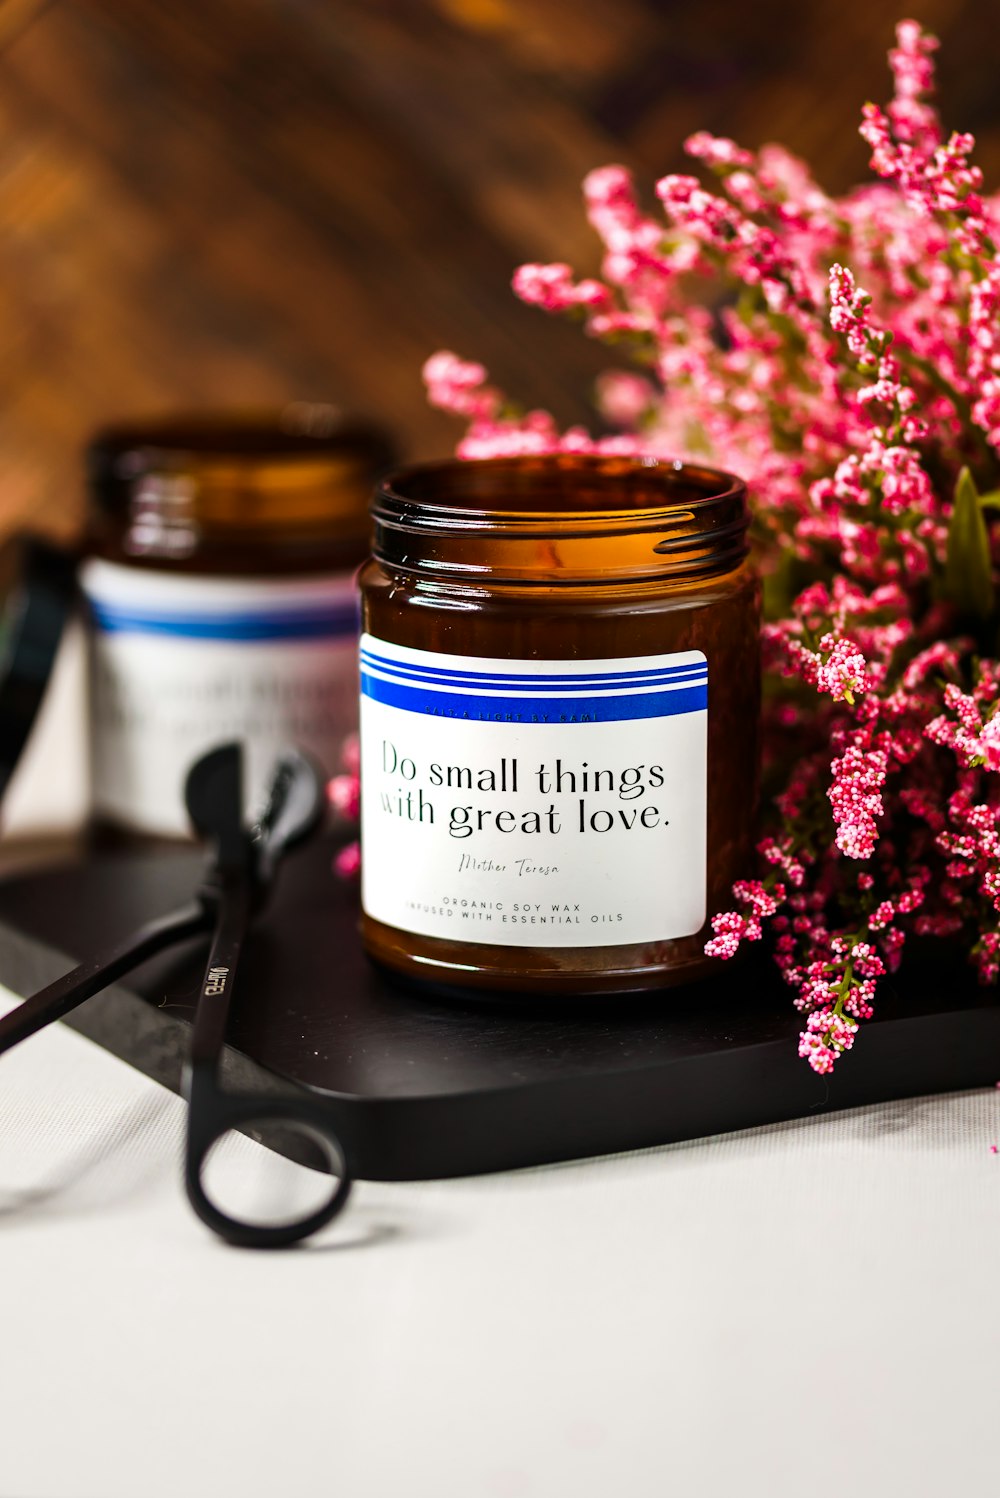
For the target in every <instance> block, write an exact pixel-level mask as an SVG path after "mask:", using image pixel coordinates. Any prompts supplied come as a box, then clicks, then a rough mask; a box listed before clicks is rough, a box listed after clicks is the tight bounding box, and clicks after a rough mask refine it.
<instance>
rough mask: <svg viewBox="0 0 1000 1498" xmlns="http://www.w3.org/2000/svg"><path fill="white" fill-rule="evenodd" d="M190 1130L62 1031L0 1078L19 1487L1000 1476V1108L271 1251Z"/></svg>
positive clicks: (728, 1146)
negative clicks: (231, 1243)
mask: <svg viewBox="0 0 1000 1498" xmlns="http://www.w3.org/2000/svg"><path fill="white" fill-rule="evenodd" d="M5 1002H9V1001H5ZM863 1040H864V1037H863V1036H862V1037H861V1040H860V1041H859V1044H863ZM843 1064H845V1065H849V1064H850V1061H849V1059H848V1060H847V1061H846V1062H845V1063H843ZM998 1073H1000V1058H998ZM182 1118H183V1109H182V1104H181V1103H180V1102H179V1101H178V1099H176V1098H175V1097H173V1096H172V1095H171V1094H169V1093H167V1092H165V1091H163V1090H162V1089H161V1088H159V1087H158V1086H157V1085H156V1084H154V1083H152V1082H149V1081H147V1080H146V1079H145V1078H143V1077H141V1076H139V1075H138V1074H137V1073H135V1072H133V1071H131V1070H130V1069H129V1068H128V1067H127V1066H125V1065H124V1064H123V1063H121V1062H119V1061H117V1060H115V1059H113V1058H112V1057H110V1056H108V1055H107V1054H105V1053H104V1052H102V1051H101V1050H99V1049H98V1048H97V1047H96V1046H94V1045H92V1044H90V1042H88V1041H86V1040H83V1039H82V1038H80V1037H79V1036H77V1035H74V1034H72V1033H71V1032H69V1031H67V1030H65V1029H64V1028H62V1027H60V1026H57V1027H54V1028H53V1029H51V1030H50V1031H48V1032H46V1033H44V1034H42V1035H39V1036H36V1037H35V1038H34V1039H32V1040H31V1041H29V1042H28V1043H26V1044H25V1045H23V1046H22V1047H20V1048H19V1049H17V1050H15V1051H13V1052H11V1053H10V1055H8V1056H6V1057H4V1058H3V1059H2V1061H0V1337H2V1343H0V1346H2V1356H0V1495H2V1498H178V1495H184V1498H257V1495H259V1498H285V1495H287V1498H292V1495H300V1494H301V1495H305V1494H326V1493H329V1494H331V1495H333V1494H336V1495H340V1498H395V1495H399V1498H452V1495H454V1498H476V1495H480V1494H482V1495H486V1498H489V1495H494V1498H504V1495H525V1498H534V1495H545V1498H563V1495H565V1498H611V1495H614V1498H647V1495H648V1498H668V1495H675V1494H676V1495H678V1498H680V1495H683V1498H715V1495H720V1498H721V1495H729V1494H733V1495H738V1498H757V1495H760V1498H785V1495H787V1498H812V1495H816V1498H824V1495H827V1494H830V1495H834V1494H836V1495H837V1498H844V1494H851V1495H864V1498H867V1495H869V1494H870V1495H872V1498H875V1495H878V1498H896V1495H906V1498H923V1495H927V1498H930V1495H934V1498H939V1495H948V1498H951V1495H955V1498H971V1495H974V1494H978V1493H983V1494H992V1493H994V1492H996V1490H997V1483H998V1470H1000V1457H998V1445H997V1435H996V1432H997V1404H998V1398H1000V1393H998V1391H1000V1338H998V1333H1000V1294H998V1279H1000V1256H998V1247H1000V1155H996V1154H994V1153H992V1152H991V1145H994V1144H998V1143H1000V1093H998V1092H994V1091H989V1092H974V1093H967V1094H963V1095H959V1096H952V1097H946V1098H938V1099H926V1098H924V1099H917V1100H914V1101H912V1102H907V1103H896V1104H892V1105H889V1106H885V1107H878V1108H867V1109H863V1110H861V1111H857V1112H853V1113H848V1114H843V1115H840V1116H837V1117H830V1118H825V1119H815V1120H811V1121H804V1122H801V1123H794V1124H788V1125H784V1126H781V1127H777V1128H770V1129H762V1130H753V1131H749V1132H746V1133H741V1134H730V1135H727V1136H724V1137H721V1138H716V1139H710V1140H700V1141H697V1142H695V1143H691V1144H685V1145H678V1146H674V1147H671V1148H665V1149H658V1150H648V1151H644V1152H642V1153H639V1154H634V1155H629V1156H621V1157H617V1158H613V1159H604V1160H597V1161H592V1162H588V1163H582V1164H575V1165H567V1166H564V1167H557V1168H548V1169H544V1170H534V1171H524V1172H519V1173H516V1174H510V1175H502V1176H493V1177H486V1178H481V1179H474V1180H466V1181H450V1182H429V1183H426V1184H420V1185H375V1184H369V1183H362V1184H360V1185H359V1186H358V1188H357V1192H356V1196H355V1198H354V1199H353V1202H352V1204H351V1205H350V1206H349V1207H348V1210H347V1212H346V1213H345V1215H344V1216H343V1217H342V1218H341V1219H340V1220H339V1221H338V1222H337V1223H336V1224H334V1225H333V1226H332V1227H331V1228H330V1229H329V1230H328V1233H327V1235H326V1236H325V1237H324V1238H323V1239H322V1240H320V1241H317V1242H316V1243H314V1244H312V1245H310V1246H309V1247H306V1248H303V1249H300V1250H296V1251H291V1252H285V1253H270V1254H260V1253H253V1252H247V1251H239V1250H233V1249H227V1248H226V1247H225V1246H223V1245H222V1244H220V1243H218V1242H216V1241H215V1240H214V1239H213V1238H212V1237H211V1236H210V1235H209V1234H208V1233H207V1232H206V1231H205V1230H204V1229H203V1228H202V1227H201V1226H200V1224H199V1223H198V1222H197V1221H196V1220H195V1219H194V1217H193V1216H192V1215H191V1213H190V1211H189V1209H188V1207H187V1205H186V1202H185V1201H184V1198H183V1196H182V1193H181V1188H180V1182H179V1171H178V1158H179V1147H180V1137H181V1127H182ZM251 1148H252V1147H251Z"/></svg>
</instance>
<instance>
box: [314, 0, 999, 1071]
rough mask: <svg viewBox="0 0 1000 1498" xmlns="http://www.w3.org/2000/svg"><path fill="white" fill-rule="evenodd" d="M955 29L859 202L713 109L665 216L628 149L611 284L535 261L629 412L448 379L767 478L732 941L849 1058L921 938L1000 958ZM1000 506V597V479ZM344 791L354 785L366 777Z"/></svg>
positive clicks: (994, 263) (555, 438)
mask: <svg viewBox="0 0 1000 1498" xmlns="http://www.w3.org/2000/svg"><path fill="white" fill-rule="evenodd" d="M936 47H937V43H936V41H935V40H934V38H933V37H931V36H929V35H928V34H927V33H925V32H924V31H923V30H922V29H921V27H920V26H919V25H918V24H917V23H916V22H914V21H902V22H901V23H900V24H899V26H898V27H897V30H896V41H895V46H894V47H893V49H892V51H891V53H890V66H891V69H892V76H893V82H894V95H893V98H892V99H891V100H890V101H889V102H888V103H887V104H886V105H885V106H884V107H879V106H877V105H869V106H866V107H865V109H864V110H863V111H862V123H861V134H862V136H863V138H864V139H865V140H866V142H867V143H868V146H869V148H870V150H871V160H872V167H873V170H874V172H875V173H876V177H877V180H875V181H874V182H871V183H869V184H867V185H865V186H863V187H861V188H859V189H857V190H856V191H854V192H851V193H848V194H846V195H843V196H841V197H838V198H832V197H830V196H828V195H827V194H826V193H824V192H823V191H822V189H821V188H820V187H819V186H817V184H816V183H815V182H814V181H813V180H812V178H811V176H810V174H809V171H808V169H807V168H806V167H805V165H804V164H803V163H802V162H800V161H797V160H796V158H795V157H793V156H791V155H790V154H789V153H788V152H787V151H785V150H784V149H783V148H782V147H780V146H767V147H764V148H762V149H761V150H760V151H758V152H756V153H755V152H751V151H748V150H746V149H744V148H743V147H742V146H740V145H739V144H737V143H736V142H733V141H730V140H727V139H724V138H720V137H716V136H713V135H711V134H708V133H707V132H697V133H696V134H695V135H693V136H692V137H690V139H689V140H688V142H687V149H688V153H689V155H690V156H691V158H692V161H693V165H694V167H695V168H696V170H697V171H699V172H702V173H705V175H706V180H707V174H708V173H709V172H711V173H714V176H715V181H714V189H710V188H709V187H708V186H707V185H706V181H704V180H703V179H702V176H698V175H694V174H671V175H669V176H666V177H663V178H662V179H661V181H660V182H659V183H658V184H657V188H656V192H657V197H658V199H659V205H660V208H659V210H658V211H655V212H650V213H646V212H645V211H644V210H643V208H642V207H641V205H640V200H639V194H638V192H637V190H636V186H635V183H634V182H633V179H632V176H631V175H630V173H629V172H628V171H627V170H626V169H625V168H624V167H621V166H607V167H601V168H599V169H598V170H596V171H594V172H591V173H590V175H589V176H588V177H587V179H586V182H585V184H584V196H585V202H586V211H587V215H588V218H589V220H590V222H591V224H592V225H593V228H594V230H595V231H596V233H597V235H598V237H599V239H600V243H601V247H602V251H603V261H602V267H601V279H600V280H595V279H592V278H587V277H584V278H582V279H581V278H578V277H577V276H576V274H575V273H574V271H573V270H572V269H571V268H570V266H569V265H566V264H562V263H558V262H557V263H555V264H551V265H528V266H524V267H522V268H521V269H520V270H519V271H518V272H517V275H516V277H515V288H516V290H517V294H518V295H519V296H520V297H521V298H522V299H523V300H525V301H527V302H529V303H531V304H532V305H535V306H537V307H539V308H540V309H542V310H544V311H546V312H550V313H556V314H568V315H570V316H573V317H575V318H576V319H577V320H578V321H580V322H582V325H583V329H584V331H585V332H586V334H587V335H588V336H590V337H593V338H598V339H604V340H607V341H608V342H609V343H612V344H613V345H614V361H615V364H616V365H621V364H622V363H623V362H625V361H627V360H630V359H631V360H633V361H634V363H635V366H636V368H635V371H634V372H630V371H626V370H623V369H621V368H615V369H613V370H610V371H609V372H608V374H607V375H606V376H604V377H603V378H602V379H601V380H600V381H599V384H598V400H599V403H600V408H601V413H602V415H603V417H604V419H605V421H606V422H608V423H609V424H610V425H611V426H612V427H613V428H614V429H615V430H614V433H613V435H610V436H597V435H594V434H592V433H590V432H588V431H586V430H584V429H582V428H571V429H570V430H568V431H564V430H561V429H560V428H559V426H558V424H557V423H556V422H555V420H554V419H553V418H552V417H551V416H550V415H549V414H548V413H546V412H537V411H536V412H532V411H528V412H520V411H517V410H515V408H514V407H512V406H511V404H510V403H509V402H508V401H507V400H506V399H505V398H504V397H503V396H502V395H501V393H500V392H499V391H498V390H496V389H495V388H494V387H493V386H491V385H490V384H489V383H488V379H487V375H486V371H485V370H484V369H483V368H482V366H480V365H478V364H475V363H468V362H466V361H463V360H462V359H460V358H458V356H457V355H455V354H439V355H436V356H434V358H433V359H432V360H430V361H428V365H427V367H426V369H425V378H426V380H427V385H428V393H429V396H430V399H431V400H432V402H433V403H434V404H436V405H438V406H440V407H442V408H443V409H445V410H449V411H452V412H454V413H455V414H456V415H458V416H461V417H463V418H464V420H465V421H466V423H467V428H466V431H465V434H464V436H463V437H462V438H461V440H460V442H459V446H458V451H459V454H460V455H461V456H463V457H469V458H478V457H488V456H498V455H502V454H535V453H556V452H584V453H585V452H597V453H602V452H603V453H616V454H620V455H626V456H627V455H638V454H651V455H658V456H664V457H669V458H688V459H691V460H693V461H694V462H697V463H704V462H710V463H714V464H715V465H716V466H718V467H721V468H723V469H726V470H729V471H735V472H738V473H740V474H741V475H742V476H744V477H745V478H746V479H747V480H748V481H749V486H750V491H751V494H752V497H753V501H754V506H755V509H754V527H755V532H756V546H757V554H758V556H759V558H760V561H761V567H762V570H763V572H764V574H765V581H766V598H767V603H768V616H767V623H766V625H765V628H764V632H763V658H764V668H765V675H766V682H767V691H766V694H765V715H764V730H765V742H764V763H765V768H766V773H767V776H768V784H769V786H771V787H773V789H772V790H770V791H769V794H768V795H767V797H766V798H765V802H764V807H763V818H762V826H761V829H760V839H759V842H758V848H757V858H756V861H755V866H754V865H751V866H748V867H747V869H746V870H745V871H743V873H742V877H741V878H740V879H739V880H738V881H737V882H736V884H735V886H734V888H733V908H732V909H731V910H727V911H723V912H720V913H719V914H717V915H715V916H714V917H713V921H712V927H713V932H712V937H711V939H710V940H709V941H708V943H707V945H706V951H707V952H708V953H709V954H710V955H712V956H716V957H719V958H721V959H728V958H731V957H733V956H734V955H735V954H736V952H737V951H738V949H739V947H740V945H741V943H743V942H744V941H758V940H760V939H761V937H762V935H763V930H764V926H765V923H769V924H770V934H771V937H772V950H773V954H774V960H775V962H776V965H777V967H778V970H779V971H780V973H781V975H782V978H783V979H784V981H785V982H786V983H787V985H788V987H789V989H790V990H791V994H792V1002H793V1004H794V1005H795V1008H796V1010H797V1011H798V1012H799V1013H800V1014H801V1015H802V1016H803V1017H804V1020H803V1023H804V1028H803V1032H802V1037H801V1041H800V1053H801V1054H802V1056H803V1057H804V1059H805V1060H806V1061H807V1062H808V1064H809V1065H810V1066H812V1067H813V1068H814V1069H815V1070H816V1071H818V1072H820V1073H823V1074H825V1073H827V1072H829V1071H830V1070H831V1068H832V1067H833V1066H834V1065H835V1063H836V1061H837V1059H838V1057H840V1056H842V1055H843V1054H844V1052H846V1051H848V1050H849V1049H851V1047H852V1045H853V1043H854V1039H855V1036H856V1034H857V1032H858V1029H859V1026H860V1025H862V1024H863V1023H864V1022H865V1021H866V1020H867V1019H868V1018H870V1016H871V1014H872V1012H873V1007H874V1003H875V1000H876V995H877V986H878V984H879V982H880V981H881V979H882V975H883V973H884V972H894V971H896V970H897V968H898V967H899V964H900V961H901V960H902V957H903V953H904V951H905V948H906V943H907V941H908V940H909V937H910V936H911V935H920V936H922V937H928V938H933V939H937V940H953V941H954V940H960V941H961V942H962V943H963V944H964V947H965V949H966V951H967V954H968V955H969V958H970V961H971V963H972V964H973V966H974V968H975V970H976V972H977V973H978V975H979V976H980V977H981V979H982V980H983V981H986V982H990V983H993V982H996V981H998V980H1000V782H998V781H997V779H996V776H997V774H998V772H1000V658H998V657H997V655H996V650H997V648H998V647H997V640H998V638H1000V607H998V608H997V609H995V610H994V613H993V615H992V617H991V618H990V619H988V620H986V621H982V622H981V623H980V622H979V621H976V624H975V627H976V629H977V630H978V637H977V638H972V637H971V635H970V633H969V625H968V624H967V622H966V621H965V619H964V618H963V617H962V612H961V609H962V605H961V583H960V585H959V590H958V592H957V593H956V592H955V587H954V584H953V582H952V581H951V580H950V573H951V571H952V570H953V569H954V566H955V556H954V555H953V554H952V553H953V552H954V551H955V548H954V547H953V546H952V538H951V536H950V528H951V525H952V506H953V502H954V496H955V493H956V483H957V480H958V476H959V471H960V469H961V467H962V465H963V464H964V463H968V464H969V465H970V467H971V468H972V470H973V477H974V479H975V483H976V485H977V486H978V489H979V491H980V492H981V493H986V492H1000V254H998V249H997V244H998V240H1000V195H998V196H995V197H994V196H988V195H986V194H985V193H984V191H983V185H982V181H981V176H980V173H979V170H978V168H977V167H976V165H975V163H974V161H973V159H972V152H973V145H974V143H973V140H972V137H971V136H969V135H968V134H965V133H963V132H955V133H952V134H950V135H949V134H947V133H946V132H945V131H944V130H943V129H942V127H941V124H940V121H939V118H938V114H937V112H936V110H935V108H934V105H933V94H934V54H935V50H936ZM691 273H694V274H696V275H697V276H699V277H701V278H704V279H710V281H711V287H710V289H709V291H708V292H707V294H705V295H701V294H700V293H699V295H698V296H697V297H696V298H692V297H691V295H690V294H689V286H690V279H691ZM710 308H714V309H719V310H718V311H712V310H710ZM983 521H984V524H985V526H986V529H987V538H988V549H987V558H986V565H987V566H988V567H990V568H991V569H992V571H993V573H994V576H993V583H994V585H995V586H996V588H997V595H998V597H1000V577H998V576H997V575H996V573H997V568H996V567H994V566H993V561H994V559H995V561H996V562H997V563H998V564H1000V515H998V513H997V510H996V509H995V508H993V503H991V504H990V506H988V507H987V508H985V509H984V510H983ZM964 550H965V551H966V552H967V551H968V550H969V546H968V539H967V538H966V542H965V545H964ZM962 554H963V546H962V545H960V546H959V547H958V556H959V560H961V557H962ZM950 556H951V560H949V557H950ZM979 566H980V567H982V559H981V558H980V560H979ZM946 583H947V586H946V585H945V584H946ZM979 591H980V593H981V594H982V592H983V591H984V583H983V580H982V579H980V589H979ZM953 594H955V596H954V597H953V596H952V595H953ZM347 770H348V775H350V773H351V767H350V766H348V767H347ZM336 795H337V797H338V798H340V799H341V800H342V801H343V802H344V804H345V805H346V804H348V788H347V785H346V784H345V787H344V789H343V790H340V791H338V792H336Z"/></svg>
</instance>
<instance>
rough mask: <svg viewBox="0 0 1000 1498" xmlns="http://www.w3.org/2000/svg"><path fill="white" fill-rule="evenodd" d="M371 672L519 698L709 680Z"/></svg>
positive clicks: (701, 671) (693, 674)
mask: <svg viewBox="0 0 1000 1498" xmlns="http://www.w3.org/2000/svg"><path fill="white" fill-rule="evenodd" d="M361 669H362V671H364V670H365V669H366V663H365V662H364V661H362V663H361ZM367 670H368V674H369V675H371V676H376V677H377V678H378V679H379V680H380V681H381V680H386V679H387V680H389V681H392V682H395V683H397V684H398V685H399V686H414V687H418V686H423V687H443V688H445V689H447V688H448V687H450V688H451V689H452V690H453V691H455V692H478V691H484V690H485V691H488V690H489V689H490V688H491V687H492V688H494V689H495V690H496V691H498V692H501V693H503V692H509V693H511V694H512V695H513V696H516V697H520V696H528V697H532V696H538V695H541V696H544V695H545V694H546V693H548V694H549V695H551V694H552V693H553V692H567V691H569V692H572V691H573V689H574V688H575V689H576V690H575V693H574V695H576V696H586V695H587V693H588V692H612V691H613V692H622V691H626V692H627V691H631V692H636V691H648V690H650V689H651V688H655V687H664V688H666V687H683V686H687V685H690V686H696V685H697V684H698V683H699V682H702V681H705V680H706V672H705V667H704V666H699V667H698V668H697V669H696V670H692V671H688V672H686V673H685V674H684V675H683V676H681V677H673V676H670V677H658V678H657V677H654V679H653V680H652V681H641V682H619V681H613V680H611V679H609V678H608V677H600V676H598V677H590V676H577V677H572V676H571V677H561V676H555V677H553V676H543V677H541V678H539V677H537V676H514V677H509V678H503V677H496V678H495V679H494V678H490V677H484V678H480V679H478V680H477V681H476V682H475V683H471V682H467V681H465V680H463V679H462V678H461V677H450V676H419V677H416V678H415V679H410V678H409V677H406V676H400V675H397V674H396V673H395V672H389V671H383V670H382V669H381V668H379V669H377V670H376V668H375V667H372V666H368V667H367Z"/></svg>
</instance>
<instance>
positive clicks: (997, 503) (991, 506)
mask: <svg viewBox="0 0 1000 1498" xmlns="http://www.w3.org/2000/svg"><path fill="white" fill-rule="evenodd" d="M979 508H980V509H981V510H1000V489H991V490H990V492H989V493H988V494H980V496H979Z"/></svg>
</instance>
